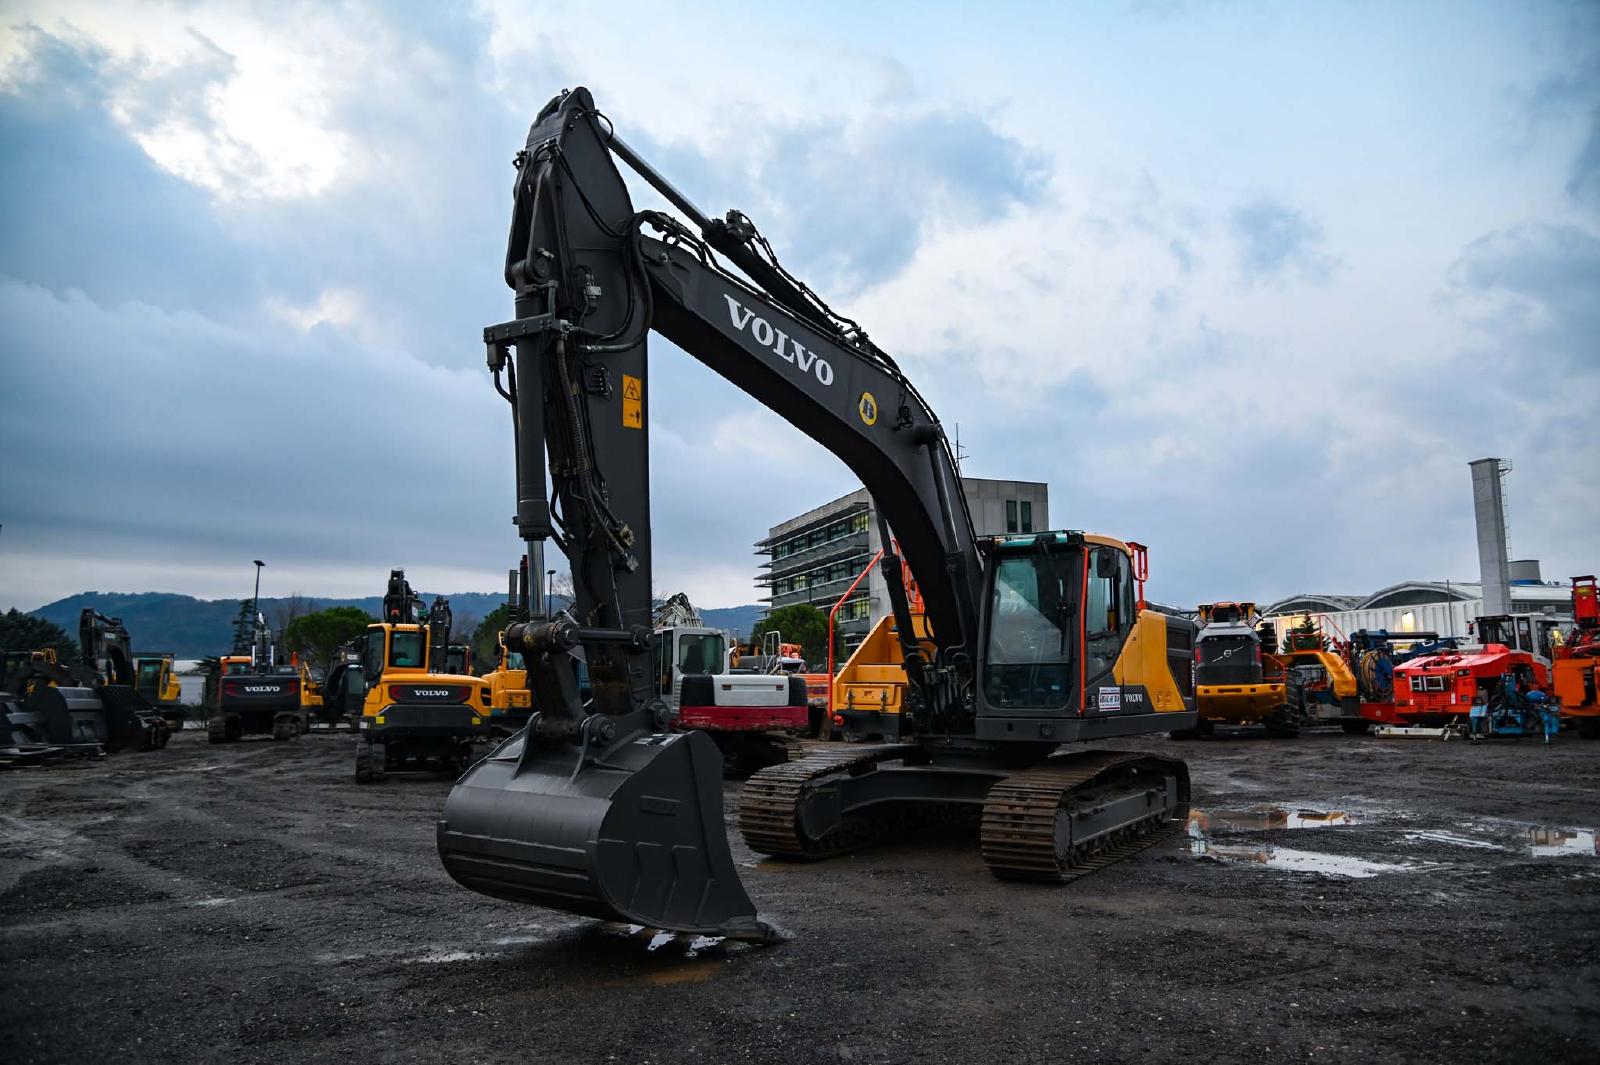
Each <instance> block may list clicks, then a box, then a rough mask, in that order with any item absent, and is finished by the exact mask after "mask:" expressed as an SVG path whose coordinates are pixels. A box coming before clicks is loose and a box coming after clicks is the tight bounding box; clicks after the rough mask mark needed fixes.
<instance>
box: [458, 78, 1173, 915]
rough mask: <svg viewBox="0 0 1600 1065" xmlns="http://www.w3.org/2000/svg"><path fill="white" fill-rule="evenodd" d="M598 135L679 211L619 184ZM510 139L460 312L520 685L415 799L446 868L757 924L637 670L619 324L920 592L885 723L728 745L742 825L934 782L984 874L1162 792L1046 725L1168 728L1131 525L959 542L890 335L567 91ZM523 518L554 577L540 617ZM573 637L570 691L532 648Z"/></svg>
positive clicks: (1151, 771)
mask: <svg viewBox="0 0 1600 1065" xmlns="http://www.w3.org/2000/svg"><path fill="white" fill-rule="evenodd" d="M617 159H621V160H623V161H624V162H625V163H627V164H628V165H629V166H630V167H631V168H632V169H633V170H634V171H636V172H637V173H638V174H639V175H640V176H641V177H642V178H643V179H644V180H645V181H647V182H648V183H649V184H650V185H651V186H653V187H654V188H655V189H656V190H657V191H658V192H660V193H661V194H662V195H663V196H664V197H665V198H666V199H667V200H668V201H669V202H670V203H672V204H673V205H674V206H675V207H676V208H677V209H678V210H679V211H680V212H682V214H683V215H684V216H686V217H687V218H688V219H689V220H690V222H691V223H693V226H692V228H691V226H688V225H685V224H684V223H683V222H681V221H679V220H678V219H677V218H675V217H673V216H671V215H668V214H664V213H661V212H653V211H642V212H636V211H635V210H634V207H633V204H632V201H631V200H630V198H629V195H628V190H627V186H626V185H625V184H624V183H623V180H622V177H621V175H620V174H619V172H618V170H617V167H616V160H617ZM516 163H517V176H516V181H515V188H514V191H515V203H514V209H513V220H512V226H511V234H510V239H509V244H508V249H507V254H506V268H505V278H506V282H507V284H508V285H510V286H511V288H512V289H513V290H514V292H515V313H516V317H515V319H513V320H512V321H509V322H505V323H502V324H499V325H494V326H490V327H488V328H487V329H485V330H484V339H485V342H486V345H487V354H488V365H489V369H490V370H491V372H492V373H493V375H494V378H495V384H496V388H497V389H498V390H499V391H500V393H501V395H503V396H504V397H505V398H506V399H507V400H508V401H509V402H510V404H511V406H512V409H513V425H514V431H515V449H516V457H517V497H518V498H517V513H516V518H515V521H516V524H517V527H518V530H519V532H520V534H521V536H522V538H523V539H524V540H525V541H526V543H527V553H526V555H525V557H524V560H523V564H522V566H521V567H520V570H519V572H520V574H526V575H528V576H527V577H523V578H522V579H521V580H520V581H519V584H520V585H521V588H520V589H519V596H518V599H519V603H518V609H517V611H516V612H515V613H516V615H517V616H518V618H519V620H518V621H517V622H515V623H514V624H512V625H510V626H509V627H508V628H507V630H506V634H505V640H506V646H507V648H509V649H512V650H516V651H520V652H521V653H522V654H523V655H524V658H525V660H526V663H527V666H528V678H529V680H528V683H529V687H530V688H531V689H532V691H533V704H534V706H535V707H537V708H538V712H537V713H535V714H534V715H533V717H532V718H531V720H530V721H529V723H528V726H527V728H526V729H525V730H524V731H523V732H522V733H520V734H519V735H518V736H517V737H515V738H513V739H512V740H511V741H509V742H508V743H506V744H505V745H504V746H502V747H501V748H500V749H499V750H498V751H497V752H496V753H495V754H494V755H493V756H491V757H490V758H488V759H486V760H484V761H483V762H481V763H479V764H478V765H477V766H475V767H474V768H473V769H472V770H471V771H470V772H469V773H467V774H466V775H465V776H464V777H463V778H462V780H461V781H460V782H458V784H457V786H456V788H455V789H454V791H452V793H451V796H450V798H449V800H448V801H447V803H446V806H445V810H444V814H443V816H442V819H441V821H440V823H439V850H440V855H441V858H442V859H443V861H444V864H445V866H446V868H447V869H448V870H449V872H450V873H451V875H452V876H454V877H455V878H456V879H457V880H458V881H460V882H461V883H463V884H465V885H466V886H468V887H470V888H473V889H474V890H477V891H482V892H484V893H486V894H490V895H495V896H497V897H501V898H509V899H516V900H520V901H526V902H532V903H536V904H539V905H544V906H552V907H556V908H559V909H564V910H568V911H571V912H575V913H584V914H591V915H594V916H602V917H610V918H617V919H622V920H626V921H631V922H635V923H639V924H645V925H652V926H656V927H664V928H674V929H679V930H683V931H699V932H711V933H718V934H733V935H746V936H760V935H763V934H765V926H764V925H763V924H762V923H761V922H760V921H759V920H758V919H757V918H756V915H755V907H754V906H753V905H752V904H751V902H750V900H749V898H748V896H747V895H746V894H745V892H744V889H743V887H742V885H741V884H740V883H739V880H738V877H737V875H736V874H735V872H734V869H733V863H732V859H731V855H730V852H729V850H728V847H727V843H726V838H725V835H724V831H723V827H722V815H721V792H720V784H719V781H720V759H719V758H718V755H717V752H716V749H715V747H714V746H713V745H712V744H711V742H710V741H709V740H708V739H707V738H706V737H705V736H703V735H700V734H697V733H693V732H690V733H674V732H671V731H669V730H668V729H667V728H666V725H667V719H668V713H667V708H666V707H665V705H664V704H663V702H662V700H661V699H660V698H659V697H658V695H657V694H656V691H655V690H654V687H653V685H652V670H651V661H650V654H649V650H650V624H651V611H650V607H651V598H650V590H651V569H650V565H651V526H650V507H649V446H648V432H649V419H648V408H649V394H650V377H649V364H648V358H647V352H646V348H647V341H648V336H649V333H650V331H651V330H655V331H656V332H659V333H660V334H661V335H663V336H665V337H666V338H667V339H669V340H671V341H673V342H674V343H675V344H677V346H679V347H680V348H682V349H683V350H684V351H686V352H688V353H689V354H690V355H691V356H693V357H694V358H696V359H697V360H699V361H700V362H701V363H703V364H704V365H706V366H707V367H708V368H710V369H711V370H712V371H713V372H714V373H717V374H719V375H720V376H722V377H724V378H725V379H727V380H728V381H730V382H732V383H733V384H735V385H737V386H738V387H739V388H740V389H742V390H743V391H744V392H745V393H746V394H748V395H750V396H751V397H752V398H753V399H755V400H756V401H757V402H760V403H762V404H763V405H765V406H766V407H768V408H769V409H771V410H773V411H775V412H776V413H777V414H779V415H780V416H781V417H783V418H784V419H785V420H787V421H788V422H789V423H790V424H792V425H794V426H795V427H796V428H798V429H800V431H802V432H803V433H805V434H806V435H807V436H809V437H811V438H812V439H813V440H816V441H817V442H818V443H819V444H821V445H822V446H823V447H825V448H827V449H828V451H829V452H831V453H832V454H834V455H836V456H837V457H838V458H839V459H840V460H841V461H843V462H844V463H845V464H846V465H847V466H848V467H849V468H850V469H851V470H852V471H853V472H854V473H855V474H856V475H857V476H859V477H860V478H861V481H862V484H863V485H864V486H865V487H866V488H867V490H868V491H869V492H870V493H871V494H872V497H873V499H874V501H875V503H876V507H877V511H878V514H879V521H880V523H881V526H882V527H881V529H880V532H881V533H882V541H883V543H885V544H891V545H898V546H899V550H900V551H902V552H903V555H904V563H905V565H906V567H907V568H908V569H909V571H910V573H911V574H912V575H913V576H914V577H915V580H916V582H917V585H918V586H919V589H920V592H921V596H922V600H923V604H924V608H925V611H926V615H927V626H926V628H927V631H928V632H929V634H930V639H929V641H928V642H927V644H925V645H923V644H916V645H913V646H910V647H908V648H907V649H906V651H907V653H906V657H905V662H904V665H905V671H906V678H907V690H908V697H907V700H906V715H905V716H906V719H907V723H906V727H905V728H904V730H903V732H902V739H903V740H905V742H902V743H898V744H892V745H885V746H881V747H874V748H859V747H858V748H854V749H852V750H851V751H850V752H849V754H848V756H845V757H839V756H836V755H834V754H829V755H822V756H816V757H812V758H806V759H802V760H800V761H798V762H791V763H789V764H787V765H780V766H775V767H772V768H770V769H766V770H763V771H761V772H760V773H758V774H756V776H755V777H753V778H752V779H751V781H750V783H749V785H748V786H747V789H746V795H745V799H744V801H743V804H742V808H741V811H740V821H741V826H742V827H743V831H744V833H745V837H746V840H747V841H748V842H750V844H751V845H752V846H753V847H755V848H756V849H758V850H762V851H764V852H767V853H778V854H791V855H795V856H801V857H820V856H825V855H826V854H831V853H836V852H837V851H839V850H841V849H845V847H846V846H848V845H855V844H856V843H859V842H862V841H865V840H869V839H871V838H873V836H874V834H875V833H877V832H879V831H880V830H885V826H887V825H890V824H904V823H905V816H903V815H902V816H897V817H896V818H894V819H890V818H885V817H882V816H880V815H881V814H883V813H885V812H889V811H922V810H925V809H928V808H931V807H936V806H946V807H948V806H952V805H953V806H957V807H965V808H968V809H970V810H972V811H973V812H974V813H978V812H981V813H982V816H983V822H984V853H985V857H986V859H987V860H988V861H989V864H990V867H991V868H992V869H993V870H994V871H995V872H996V873H997V874H998V875H1002V876H1019V877H1024V878H1030V879H1047V880H1063V879H1068V878H1070V877H1071V876H1076V875H1080V874H1081V872H1083V871H1086V870H1087V869H1089V868H1093V867H1097V865H1096V863H1098V864H1104V862H1106V861H1109V860H1111V859H1112V858H1113V857H1115V856H1118V855H1120V854H1121V853H1125V852H1127V851H1128V850H1130V849H1133V848H1135V847H1137V846H1141V845H1143V844H1144V843H1146V842H1148V841H1149V839H1150V838H1153V836H1152V832H1153V830H1154V829H1156V828H1159V827H1160V826H1161V825H1163V824H1165V823H1167V822H1168V821H1170V820H1171V819H1172V818H1174V817H1176V816H1179V815H1180V814H1181V812H1182V810H1184V809H1185V808H1186V803H1187V795H1188V776H1187V771H1186V770H1185V769H1184V767H1183V764H1182V763H1181V762H1176V761H1173V760H1169V759H1162V758H1154V757H1150V756H1145V755H1138V754H1121V753H1119V752H1104V751H1098V752H1095V753H1094V755H1093V756H1089V755H1084V754H1078V755H1057V754H1056V753H1055V752H1056V748H1057V747H1059V746H1060V745H1061V744H1062V743H1064V742H1069V741H1072V740H1077V739H1090V738H1099V737H1108V736H1118V735H1134V734H1141V733H1149V732H1156V731H1168V730H1171V729H1175V728H1184V727H1192V726H1193V723H1194V710H1193V705H1192V699H1191V693H1189V692H1187V691H1186V686H1187V673H1188V657H1189V654H1190V652H1191V649H1192V630H1193V627H1192V625H1190V624H1189V623H1187V622H1182V621H1179V620H1178V619H1176V618H1169V617H1166V616H1165V615H1161V614H1157V613H1155V612H1153V611H1150V610H1147V609H1145V608H1144V604H1143V596H1142V592H1139V593H1138V594H1136V585H1137V584H1139V583H1140V582H1142V576H1143V573H1142V565H1141V563H1140V562H1139V561H1138V560H1137V559H1136V552H1135V550H1134V548H1132V547H1130V546H1129V545H1128V544H1125V543H1123V542H1121V541H1117V540H1112V539H1110V538H1108V537H1098V536H1091V535H1086V534H1083V533H1079V532H1058V533H1043V534H1038V535H1032V534H1030V535H1027V536H1024V537H1016V538H1012V539H1007V540H996V541H980V540H979V539H978V538H977V537H976V536H975V535H974V533H973V526H972V521H971V518H970V515H969V513H968V509H967V501H966V497H965V495H964V493H963V490H962V485H961V479H960V477H959V475H958V473H957V470H956V465H955V462H954V458H953V456H952V454H951V451H950V446H949V442H948V440H947V439H946V436H945V433H944V430H943V428H942V427H941V425H940V423H939V420H938V419H937V417H936V416H935V415H934V413H933V411H932V410H931V409H930V407H929V406H928V404H927V403H926V402H925V401H924V400H923V398H922V397H921V395H920V394H919V393H918V392H917V390H916V388H915V387H914V386H913V385H912V384H911V382H910V381H909V380H908V379H907V378H906V376H905V375H904V374H903V373H902V372H901V371H900V369H899V367H898V366H897V365H896V364H895V362H894V360H893V359H892V358H890V357H889V356H888V355H887V354H885V353H884V352H883V351H881V350H880V349H879V348H878V347H877V346H876V345H874V344H873V343H872V342H871V340H870V339H869V338H868V337H867V335H866V333H865V332H864V331H863V330H862V329H861V327H860V326H859V325H858V324H856V323H855V322H852V321H850V320H849V319H846V318H844V317H843V316H841V315H838V314H836V313H834V312H833V311H832V310H831V309H830V308H829V307H828V306H827V305H826V303H824V302H823V301H822V300H821V299H820V298H819V297H817V296H816V294H815V293H813V292H812V291H811V290H810V289H809V288H808V287H807V286H805V284H804V283H803V282H801V281H799V280H798V279H796V278H795V277H794V276H793V275H791V274H789V273H788V271H786V270H785V269H784V268H783V266H782V265H781V264H780V263H779V262H778V260H777V257H776V256H775V255H774V254H773V253H772V249H771V247H770V245H768V244H767V242H766V240H765V239H764V238H762V237H761V235H760V234H759V233H758V232H757V231H756V230H755V227H754V226H753V225H752V224H751V223H750V221H749V219H748V218H746V217H745V216H743V215H742V214H739V213H738V212H729V213H728V215H727V216H726V218H725V219H721V220H717V219H712V218H710V217H708V216H707V215H706V214H705V213H704V212H702V211H700V210H699V209H698V208H696V207H695V206H694V205H693V204H692V203H691V202H690V201H689V199H688V198H687V197H686V196H684V195H683V194H682V193H681V192H679V191H678V190H677V189H676V188H674V187H673V186H672V185H671V184H670V183H669V182H668V181H667V180H666V179H665V178H663V177H662V176H661V175H659V174H658V173H656V172H655V171H654V170H653V169H651V168H650V166H649V165H648V164H647V163H646V162H645V161H644V160H642V159H640V158H639V157H638V155H637V154H635V153H634V152H633V151H632V150H631V149H629V148H628V147H627V146H626V144H624V143H623V142H622V141H621V140H620V139H619V138H618V137H617V136H616V135H615V133H614V132H613V131H612V130H611V128H610V124H609V122H607V121H606V120H605V119H604V118H603V116H601V115H600V114H599V112H598V111H597V110H596V109H595V106H594V102H593V100H592V98H591V97H590V95H589V93H588V92H587V90H584V89H577V90H574V91H573V92H570V93H564V94H562V95H561V96H559V97H557V98H556V99H554V100H552V101H551V102H550V104H549V105H547V106H546V107H545V108H544V110H543V111H541V112H540V114H539V116H538V118H537V119H536V121H535V122H534V125H533V127H532V129H531V130H530V131H529V135H528V141H527V145H526V148H525V149H524V150H523V151H522V152H519V153H518V155H517V159H516ZM719 256H721V257H724V258H726V260H727V261H728V262H729V263H730V264H731V265H732V266H733V267H736V268H737V269H738V271H740V273H741V274H742V275H743V276H742V277H741V276H739V275H738V274H735V273H733V272H732V271H731V270H729V269H726V268H724V267H723V266H722V265H721V263H720V262H719V258H718V257H719ZM547 470H548V481H547V479H546V474H547ZM547 541H550V542H554V543H555V544H556V546H557V547H558V548H560V550H561V551H562V553H563V554H565V555H566V556H567V559H568V560H569V562H570V563H571V566H572V576H573V585H574V601H573V603H572V606H571V608H570V610H568V611H563V612H560V613H558V614H557V615H556V616H554V617H551V616H548V615H547V614H546V612H545V610H544V596H543V594H542V588H541V582H542V576H543V574H544V572H545V562H544V545H545V543H546V542H547ZM901 562H902V559H901V558H900V557H899V556H894V557H889V556H886V557H885V558H884V560H883V563H884V572H885V574H886V576H887V577H888V586H889V597H890V603H891V608H892V610H893V612H894V614H895V617H896V620H897V624H898V625H899V627H900V631H902V632H911V631H913V629H912V622H911V610H910V603H909V600H908V596H907V592H906V588H905V586H904V581H903V579H902V577H901V573H902V566H901ZM530 578H531V586H530ZM579 646H581V647H582V648H583V652H584V655H585V658H586V660H587V662H588V668H589V676H590V681H591V685H592V695H593V698H592V702H590V703H587V704H586V703H585V702H584V701H583V700H582V699H581V698H580V697H579V694H578V692H577V690H576V687H575V684H574V682H573V678H572V673H571V670H570V669H564V668H562V663H563V662H564V661H565V660H566V659H567V657H568V655H569V652H571V651H572V650H573V649H574V648H576V647H579ZM1180 671H1181V674H1182V678H1183V679H1182V680H1180V679H1179V675H1180Z"/></svg>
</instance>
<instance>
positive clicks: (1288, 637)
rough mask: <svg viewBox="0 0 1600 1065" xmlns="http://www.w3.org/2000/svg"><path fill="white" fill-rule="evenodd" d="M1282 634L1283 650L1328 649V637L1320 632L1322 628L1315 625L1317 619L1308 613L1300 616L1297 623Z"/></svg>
mask: <svg viewBox="0 0 1600 1065" xmlns="http://www.w3.org/2000/svg"><path fill="white" fill-rule="evenodd" d="M1283 635H1284V639H1283V649H1284V650H1285V651H1326V650H1327V649H1328V638H1327V637H1326V636H1324V635H1323V634H1322V629H1321V628H1319V627H1318V626H1317V620H1316V619H1315V618H1313V617H1312V616H1311V615H1310V614H1307V615H1306V616H1305V617H1303V618H1301V619H1300V622H1299V624H1297V625H1295V626H1294V627H1293V628H1292V629H1290V630H1289V631H1288V632H1286V633H1284V634H1283Z"/></svg>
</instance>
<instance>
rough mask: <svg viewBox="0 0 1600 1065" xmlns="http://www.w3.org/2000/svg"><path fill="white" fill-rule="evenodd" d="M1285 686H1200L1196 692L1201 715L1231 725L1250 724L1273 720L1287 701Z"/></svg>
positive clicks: (1195, 695)
mask: <svg viewBox="0 0 1600 1065" xmlns="http://www.w3.org/2000/svg"><path fill="white" fill-rule="evenodd" d="M1287 698H1288V696H1287V686H1286V685H1283V684H1265V683H1263V684H1200V685H1197V686H1196V687H1195V690H1194V705H1195V709H1196V710H1199V711H1200V716H1201V717H1203V718H1207V719H1209V720H1212V721H1222V722H1225V723H1227V724H1230V725H1248V724H1253V723H1255V722H1257V721H1260V720H1261V719H1262V718H1266V717H1270V716H1271V715H1273V714H1274V713H1276V712H1277V711H1279V710H1281V709H1282V708H1283V705H1284V702H1285V701H1286V700H1287Z"/></svg>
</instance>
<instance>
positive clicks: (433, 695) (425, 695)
mask: <svg viewBox="0 0 1600 1065" xmlns="http://www.w3.org/2000/svg"><path fill="white" fill-rule="evenodd" d="M411 694H412V695H415V696H417V697H419V698H422V699H448V698H449V697H450V694H451V693H450V689H449V688H412V689H411Z"/></svg>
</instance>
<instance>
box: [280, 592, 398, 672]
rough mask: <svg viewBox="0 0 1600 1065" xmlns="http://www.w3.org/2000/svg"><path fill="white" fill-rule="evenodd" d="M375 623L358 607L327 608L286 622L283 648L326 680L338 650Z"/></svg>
mask: <svg viewBox="0 0 1600 1065" xmlns="http://www.w3.org/2000/svg"><path fill="white" fill-rule="evenodd" d="M376 620H378V619H377V618H375V617H373V616H372V615H371V614H369V613H367V612H366V611H365V610H362V609H361V608H360V607H358V606H331V607H329V608H328V609H326V610H317V611H313V612H312V613H310V614H302V615H301V616H300V617H297V618H295V619H294V620H293V621H291V622H289V627H288V629H287V630H285V632H284V634H283V644H284V646H285V647H287V648H288V649H289V650H291V651H293V652H295V653H296V654H298V655H300V657H301V658H303V659H305V660H306V662H307V663H308V664H309V665H311V666H313V667H315V668H318V669H320V670H321V672H322V674H323V675H324V676H326V675H327V672H328V668H329V667H330V666H332V664H333V657H334V655H336V654H338V653H339V648H340V647H342V646H344V645H345V644H347V643H349V642H350V641H351V640H353V639H355V638H356V637H357V636H360V635H361V634H362V633H363V632H366V631H367V626H368V625H371V624H372V623H373V622H374V621H376Z"/></svg>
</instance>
